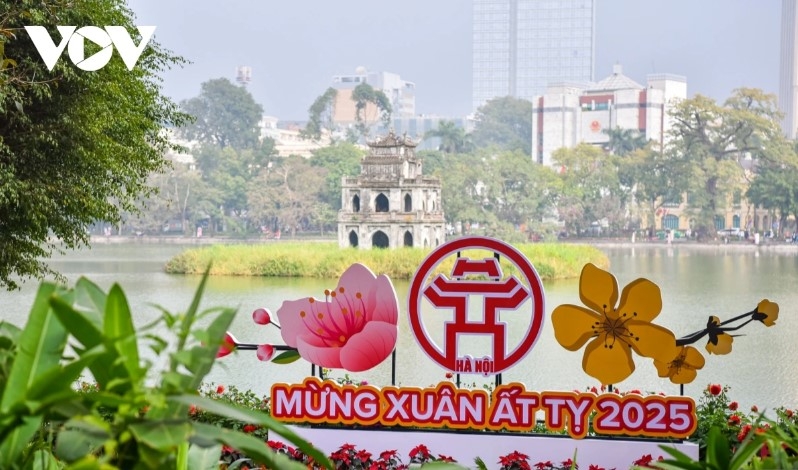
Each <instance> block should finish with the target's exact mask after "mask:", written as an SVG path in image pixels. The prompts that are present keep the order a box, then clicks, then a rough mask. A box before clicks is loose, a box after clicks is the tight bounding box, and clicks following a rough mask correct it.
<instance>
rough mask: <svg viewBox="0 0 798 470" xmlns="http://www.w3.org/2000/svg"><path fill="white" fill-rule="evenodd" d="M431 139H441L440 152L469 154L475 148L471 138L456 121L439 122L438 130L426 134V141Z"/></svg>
mask: <svg viewBox="0 0 798 470" xmlns="http://www.w3.org/2000/svg"><path fill="white" fill-rule="evenodd" d="M429 138H438V139H440V145H438V150H440V151H442V152H446V153H463V152H468V151H470V150H471V149H472V147H473V144H472V142H471V136H470V135H469V134H466V131H465V129H463V128H462V127H460V126H458V125H457V124H456V123H455V122H454V121H447V120H443V121H441V122H439V123H438V127H437V128H435V129H433V130H431V131H428V132H427V133H426V134H424V140H426V139H429Z"/></svg>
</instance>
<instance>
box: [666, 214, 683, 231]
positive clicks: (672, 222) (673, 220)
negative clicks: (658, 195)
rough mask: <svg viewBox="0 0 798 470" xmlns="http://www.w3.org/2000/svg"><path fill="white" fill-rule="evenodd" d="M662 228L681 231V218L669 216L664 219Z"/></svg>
mask: <svg viewBox="0 0 798 470" xmlns="http://www.w3.org/2000/svg"><path fill="white" fill-rule="evenodd" d="M662 228H664V229H670V230H678V229H679V217H678V216H675V215H673V214H668V215H666V216H665V217H663V218H662Z"/></svg>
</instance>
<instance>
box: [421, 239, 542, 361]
mask: <svg viewBox="0 0 798 470" xmlns="http://www.w3.org/2000/svg"><path fill="white" fill-rule="evenodd" d="M467 250H472V251H471V252H472V253H476V254H479V253H483V254H487V257H483V256H482V255H479V257H477V258H474V259H472V258H469V257H465V256H461V254H462V252H466V251H467ZM473 250H477V251H473ZM450 256H456V259H455V260H454V265H453V267H452V269H451V272H450V273H448V274H434V272H435V270H436V267H437V266H438V265H439V264H441V262H443V261H444V260H445V259H446V258H448V257H450ZM501 258H503V259H505V260H507V261H508V262H509V263H510V264H512V265H515V267H516V269H517V272H518V276H516V275H514V274H511V275H508V276H505V275H504V274H503V273H502V268H501V266H500V264H499V259H501ZM474 301H476V302H478V305H475V304H474ZM424 304H426V305H427V306H428V307H429V308H430V309H432V310H438V311H445V312H448V314H447V316H449V319H448V320H447V321H445V322H444V324H443V338H442V339H443V344H442V345H438V344H437V343H436V342H435V341H434V340H433V339H432V335H431V334H430V331H429V330H428V329H427V327H426V326H425V321H424V317H425V315H424V313H423V310H424V308H423V305H424ZM472 311H478V312H481V315H477V317H478V318H473V317H474V315H470V313H473V312H472ZM544 313H545V312H544V305H543V285H542V283H541V281H540V277H539V276H538V274H537V271H535V268H534V267H533V266H532V264H531V263H530V262H529V260H528V259H527V258H526V257H525V256H524V255H523V254H522V253H521V252H519V251H518V250H516V249H515V248H514V247H513V246H511V245H509V244H506V243H504V242H501V241H499V240H495V239H492V238H486V237H467V238H460V239H457V240H453V241H451V242H448V243H445V244H444V245H441V246H440V247H438V248H436V249H435V250H434V251H433V252H432V253H430V255H429V256H428V257H427V259H426V260H424V262H423V263H422V265H421V266H420V267H419V269H418V271H417V272H416V274H415V276H414V277H413V280H412V283H411V285H410V294H409V298H408V314H409V317H410V328H411V330H412V331H413V335H414V336H415V338H416V341H417V342H418V344H419V346H421V349H423V350H424V352H425V353H426V354H427V356H429V357H430V359H432V360H433V361H434V362H436V363H437V364H438V365H440V366H441V367H443V368H444V369H447V370H450V371H452V372H457V373H466V374H467V373H472V374H481V375H485V376H487V375H493V374H500V373H502V372H503V371H506V370H507V369H509V368H510V367H512V366H513V365H515V364H517V363H518V362H519V361H520V360H521V359H523V358H524V356H526V354H527V353H528V352H529V350H530V349H532V347H533V346H534V344H535V342H536V341H537V339H538V337H539V336H540V332H541V329H542V327H543V317H544ZM502 316H507V317H508V318H509V317H516V318H517V319H518V321H514V322H513V323H514V325H515V326H514V328H516V329H517V330H518V332H520V333H522V334H521V335H520V336H521V339H520V341H519V342H517V343H513V342H512V341H510V336H511V334H510V333H511V332H510V327H509V325H508V324H507V322H506V321H503V320H502ZM479 337H481V338H484V339H487V340H488V342H489V343H490V346H489V350H488V351H487V353H486V354H485V355H484V356H482V357H472V356H471V355H468V354H463V353H462V352H461V346H463V345H465V344H466V343H470V342H471V341H472V339H474V338H479Z"/></svg>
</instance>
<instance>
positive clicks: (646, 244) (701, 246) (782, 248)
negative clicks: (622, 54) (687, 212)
mask: <svg viewBox="0 0 798 470" xmlns="http://www.w3.org/2000/svg"><path fill="white" fill-rule="evenodd" d="M334 241H335V239H334V238H307V239H288V238H286V239H283V240H274V239H259V238H241V239H237V238H215V237H200V238H197V237H153V236H141V237H134V236H110V237H105V236H102V235H93V236H92V237H91V243H92V244H93V245H94V244H97V245H116V244H138V243H140V244H164V245H214V244H219V245H260V244H271V243H300V242H307V243H329V242H334ZM559 243H562V244H564V245H565V244H577V245H590V246H594V247H596V248H599V249H600V248H650V249H661V248H686V249H695V250H724V251H727V250H734V251H751V252H753V251H774V252H780V253H782V252H783V253H792V252H795V253H798V244H793V243H785V242H775V241H772V240H767V241H765V242H763V243H760V244H759V245H754V243H753V242H752V241H750V240H749V241H734V242H729V243H723V242H721V241H711V242H705V243H699V242H695V241H686V240H683V239H682V240H674V241H673V243H667V242H666V241H664V240H652V241H649V240H642V241H641V240H637V241H636V242H635V243H632V242H631V240H625V241H621V240H618V239H595V238H576V239H569V240H567V241H560V242H559Z"/></svg>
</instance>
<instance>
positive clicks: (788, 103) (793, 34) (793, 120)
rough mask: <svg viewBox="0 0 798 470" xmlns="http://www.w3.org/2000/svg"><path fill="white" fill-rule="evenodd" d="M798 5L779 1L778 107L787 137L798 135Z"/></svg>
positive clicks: (789, 1) (792, 1)
mask: <svg viewBox="0 0 798 470" xmlns="http://www.w3.org/2000/svg"><path fill="white" fill-rule="evenodd" d="M796 40H798V7H797V6H796V0H782V2H781V64H780V71H779V108H780V109H781V112H782V113H784V117H783V120H782V128H783V129H784V135H786V136H787V138H788V139H795V137H796V135H798V57H796V54H798V47H796V46H797V45H796Z"/></svg>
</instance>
